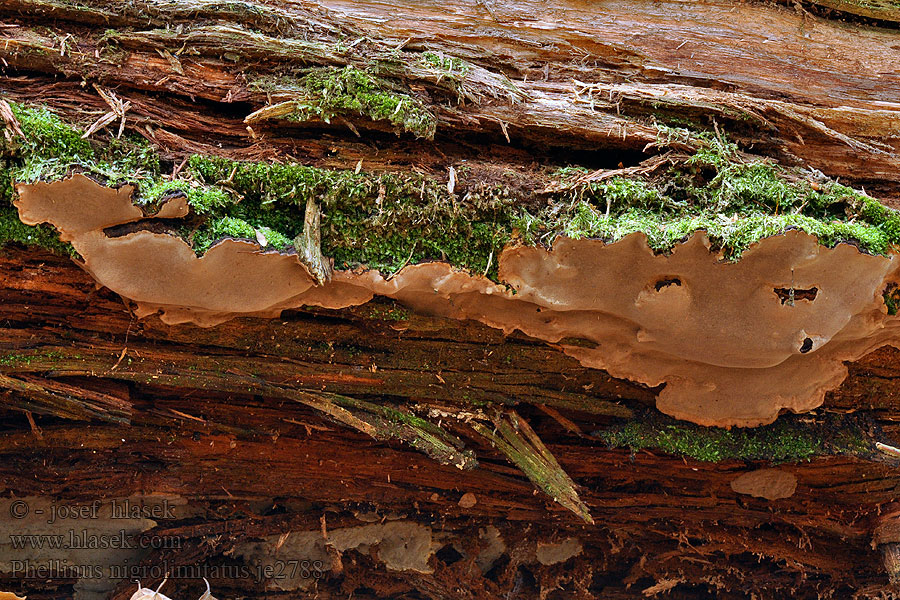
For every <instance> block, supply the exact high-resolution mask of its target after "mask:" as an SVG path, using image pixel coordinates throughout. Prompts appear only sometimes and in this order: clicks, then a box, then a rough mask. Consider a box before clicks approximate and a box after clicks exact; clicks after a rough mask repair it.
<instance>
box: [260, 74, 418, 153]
mask: <svg viewBox="0 0 900 600" xmlns="http://www.w3.org/2000/svg"><path fill="white" fill-rule="evenodd" d="M251 87H253V88H254V89H258V90H266V91H272V90H273V89H276V90H277V91H278V93H279V94H281V95H284V94H286V93H287V94H289V96H290V97H291V100H290V101H288V102H289V105H288V106H286V107H285V112H286V114H282V113H281V112H279V113H278V116H279V117H286V118H288V119H292V120H296V121H307V120H310V119H322V120H324V121H325V122H330V121H331V119H333V118H334V117H336V116H343V117H356V116H364V117H368V118H370V119H372V120H373V121H382V120H384V121H389V122H390V123H391V124H392V125H394V127H395V128H396V129H398V130H400V131H407V132H410V133H413V134H415V135H416V136H417V137H424V138H429V139H430V138H433V137H434V131H435V126H436V121H435V117H434V115H433V114H431V112H430V111H429V110H428V109H427V108H426V107H425V105H424V104H423V103H422V102H421V101H420V100H419V99H417V98H414V97H413V96H412V95H410V94H408V93H405V92H403V91H398V90H397V89H396V88H395V86H394V85H392V84H391V83H390V82H388V81H387V80H386V79H382V78H380V77H377V76H375V75H373V74H371V73H369V72H367V71H364V70H361V69H357V68H356V67H353V66H346V67H343V68H340V69H338V68H318V69H313V70H310V71H309V72H307V73H306V74H305V75H303V76H301V77H299V78H296V79H294V80H287V81H285V80H284V79H283V78H282V79H281V80H273V79H271V78H259V79H257V80H255V81H254V82H253V83H252V86H251Z"/></svg>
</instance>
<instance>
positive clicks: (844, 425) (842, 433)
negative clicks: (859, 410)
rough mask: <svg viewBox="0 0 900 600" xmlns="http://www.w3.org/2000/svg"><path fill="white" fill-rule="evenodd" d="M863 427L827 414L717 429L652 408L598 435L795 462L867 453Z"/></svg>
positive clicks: (620, 443) (687, 452) (642, 445)
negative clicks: (756, 425)
mask: <svg viewBox="0 0 900 600" xmlns="http://www.w3.org/2000/svg"><path fill="white" fill-rule="evenodd" d="M866 430H867V426H866V424H865V423H862V422H861V421H859V420H858V419H857V418H855V417H852V416H842V415H827V416H825V417H823V418H821V419H820V420H819V421H816V422H814V421H811V420H810V419H804V420H800V419H798V418H796V417H781V418H779V419H778V420H777V421H775V423H773V424H771V425H766V426H763V427H754V428H749V429H747V428H734V429H721V428H718V427H702V426H699V425H693V424H691V423H687V422H684V421H676V420H675V419H671V418H668V417H666V416H664V415H662V414H660V413H657V412H648V413H646V414H644V415H642V416H641V418H639V419H637V420H634V421H629V422H626V423H622V424H618V425H614V426H612V427H610V428H608V429H606V430H603V431H601V432H599V434H598V435H599V437H600V438H601V439H602V440H603V441H604V442H606V443H607V444H608V445H609V446H611V447H614V448H628V449H630V450H632V451H633V452H636V451H638V450H643V449H651V450H658V451H661V452H665V453H667V454H674V455H678V456H687V457H690V458H694V459H696V460H700V461H707V462H718V461H724V460H764V461H769V462H773V463H784V462H798V461H802V460H808V459H810V458H812V457H814V456H819V455H825V454H851V455H866V454H868V453H871V452H872V451H873V447H874V446H873V442H872V440H870V439H869V436H868V435H867V433H866Z"/></svg>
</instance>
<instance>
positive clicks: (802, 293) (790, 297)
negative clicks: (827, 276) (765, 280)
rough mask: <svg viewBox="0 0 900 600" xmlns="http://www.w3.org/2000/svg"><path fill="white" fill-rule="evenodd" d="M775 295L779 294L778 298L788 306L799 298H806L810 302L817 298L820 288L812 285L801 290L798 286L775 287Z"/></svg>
mask: <svg viewBox="0 0 900 600" xmlns="http://www.w3.org/2000/svg"><path fill="white" fill-rule="evenodd" d="M774 292H775V295H776V296H778V299H779V300H781V304H782V305H784V304H787V305H788V306H793V305H794V302H796V301H797V300H806V301H808V302H812V301H813V300H815V299H816V295H817V294H818V293H819V288H816V287H811V288H809V289H806V290H800V289H797V288H775V290H774Z"/></svg>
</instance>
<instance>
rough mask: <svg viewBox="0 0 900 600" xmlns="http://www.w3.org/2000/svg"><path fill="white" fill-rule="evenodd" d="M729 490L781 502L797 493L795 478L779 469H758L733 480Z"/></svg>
mask: <svg viewBox="0 0 900 600" xmlns="http://www.w3.org/2000/svg"><path fill="white" fill-rule="evenodd" d="M731 489H732V490H734V491H735V492H737V493H738V494H745V495H747V496H755V497H756V498H765V499H766V500H781V499H782V498H790V497H791V496H793V495H794V492H796V491H797V477H796V476H795V475H794V474H793V473H788V472H787V471H782V470H781V469H758V470H756V471H750V472H749V473H744V474H743V475H741V476H739V477H737V478H735V479H734V480H733V481H732V482H731Z"/></svg>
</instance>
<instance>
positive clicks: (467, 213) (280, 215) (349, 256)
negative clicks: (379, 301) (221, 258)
mask: <svg viewBox="0 0 900 600" xmlns="http://www.w3.org/2000/svg"><path fill="white" fill-rule="evenodd" d="M189 168H190V170H191V172H192V173H193V174H194V176H195V177H196V179H198V180H199V181H202V182H205V183H206V184H208V185H214V184H215V182H217V181H223V180H226V179H227V180H228V186H229V188H230V189H232V190H233V191H234V193H235V194H238V195H239V196H240V197H241V198H243V199H242V200H241V201H240V202H238V203H235V202H234V201H232V200H229V201H227V203H226V204H224V205H218V204H216V205H215V206H208V205H203V204H196V203H195V202H196V199H194V198H192V197H191V195H190V194H188V198H189V201H190V202H191V203H192V205H193V206H194V207H195V209H196V210H197V211H198V212H201V213H205V212H210V211H214V212H216V213H217V214H220V215H221V214H226V215H227V216H230V217H237V218H240V219H242V220H243V221H246V222H247V223H250V224H251V225H253V226H254V227H260V226H265V227H269V228H270V229H272V230H274V231H277V232H280V233H281V234H283V235H284V236H285V237H286V238H288V239H293V238H294V237H296V236H297V235H299V234H300V233H301V231H302V228H303V219H302V217H301V215H302V210H301V209H302V208H303V207H304V206H305V205H306V201H307V200H308V199H310V198H311V199H314V200H316V201H317V202H318V203H320V205H321V206H322V208H323V214H322V249H323V252H324V253H325V255H326V256H331V257H333V258H334V259H335V263H336V264H337V266H338V267H339V268H347V267H353V266H357V265H366V266H369V267H372V268H377V269H381V270H382V271H385V272H393V271H395V270H397V269H399V268H400V267H402V266H403V265H404V264H407V263H410V264H413V263H416V262H423V261H426V260H434V259H437V260H448V261H449V262H451V263H453V264H454V265H457V266H461V267H465V268H469V269H472V270H473V271H477V272H484V271H489V272H494V271H492V268H493V269H494V270H495V269H496V264H497V261H496V258H497V255H498V254H499V251H500V249H502V247H503V246H504V245H505V244H506V243H507V242H508V241H509V239H510V237H511V234H512V230H511V225H510V223H511V220H510V215H511V214H512V212H513V210H514V209H513V206H512V202H511V200H510V199H509V198H507V197H504V195H503V192H502V190H500V189H496V188H490V189H486V190H484V191H479V192H478V193H475V192H473V193H471V194H466V195H465V196H464V197H458V196H456V195H450V194H448V193H447V191H446V186H445V185H443V184H441V183H439V182H437V181H434V180H431V179H429V178H426V177H423V176H419V175H411V174H397V173H383V174H378V175H373V174H370V173H354V172H353V171H338V170H331V169H320V168H316V167H308V166H303V165H296V164H287V165H280V164H264V163H249V162H234V161H229V160H225V159H210V158H202V157H193V158H192V159H191V160H190V161H189ZM197 235H198V236H200V237H199V238H197V237H195V239H204V236H206V237H209V236H208V235H207V234H206V233H204V232H198V234H197ZM209 235H212V236H213V237H214V236H215V233H214V232H213V233H211V234H209Z"/></svg>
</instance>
